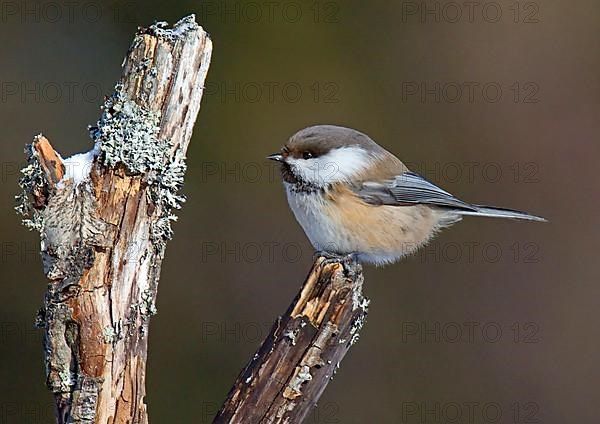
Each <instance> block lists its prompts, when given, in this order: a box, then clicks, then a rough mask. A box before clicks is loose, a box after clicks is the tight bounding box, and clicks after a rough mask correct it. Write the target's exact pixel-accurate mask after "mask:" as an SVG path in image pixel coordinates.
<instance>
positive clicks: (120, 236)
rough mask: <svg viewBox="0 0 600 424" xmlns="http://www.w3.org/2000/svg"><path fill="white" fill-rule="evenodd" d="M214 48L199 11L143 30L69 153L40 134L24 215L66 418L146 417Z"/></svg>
mask: <svg viewBox="0 0 600 424" xmlns="http://www.w3.org/2000/svg"><path fill="white" fill-rule="evenodd" d="M211 52H212V43H211V41H210V39H209V38H208V36H207V34H206V33H205V32H204V30H203V29H202V28H201V27H199V26H198V25H197V24H196V22H195V18H194V16H189V17H187V18H184V19H182V20H181V21H179V22H178V23H177V24H175V25H174V26H173V28H167V26H166V24H165V23H157V24H154V25H152V26H151V27H149V28H142V29H140V30H139V31H138V33H137V34H136V36H135V38H134V40H133V43H132V45H131V47H130V49H129V51H128V53H127V56H126V58H125V60H124V62H123V65H122V69H123V71H122V76H121V79H120V81H119V82H118V83H117V85H116V87H115V92H114V93H113V95H112V96H110V97H109V98H107V99H106V102H105V104H104V106H103V107H102V116H101V118H100V120H99V121H98V123H97V125H96V126H93V127H90V135H91V137H92V139H93V141H94V148H93V149H92V150H91V151H89V152H87V153H85V154H81V155H76V156H73V157H71V158H68V159H62V157H61V156H60V155H59V154H58V153H56V152H55V151H54V149H53V148H52V146H51V145H50V142H49V141H48V140H47V139H46V138H45V137H43V136H41V135H40V136H37V137H36V138H35V139H34V141H33V143H32V144H31V145H29V146H28V148H27V150H26V151H27V153H28V161H29V165H28V166H27V167H26V168H25V169H24V170H23V171H22V172H23V177H22V179H21V187H22V189H23V191H22V193H21V194H20V195H19V196H17V197H18V201H19V205H18V207H17V210H18V211H19V212H21V213H22V214H23V215H24V216H25V219H24V223H25V224H26V225H27V226H28V227H30V228H33V229H36V230H38V231H39V232H40V238H41V253H42V260H43V266H44V272H45V274H46V276H47V278H48V280H49V284H48V291H47V294H46V297H45V301H44V306H43V308H42V309H41V311H40V314H39V317H38V324H39V326H40V327H42V328H44V330H45V339H44V355H45V363H46V371H47V385H48V387H49V388H50V389H51V390H52V392H53V393H54V396H55V400H56V413H57V422H58V423H90V424H92V423H94V424H96V423H101V424H104V423H110V424H117V423H147V422H148V416H147V410H146V404H145V403H144V396H145V375H146V352H147V341H148V325H149V318H150V316H152V315H153V314H155V313H156V307H155V299H156V293H157V285H158V279H159V274H160V268H161V262H162V259H163V256H164V252H165V245H166V242H167V241H168V240H169V239H170V238H171V236H172V231H171V226H170V223H171V221H173V220H174V219H175V216H174V215H173V211H174V210H175V209H177V208H179V207H180V205H181V203H182V202H183V201H184V199H183V197H182V196H180V195H179V194H178V191H179V189H180V187H181V185H182V184H183V177H184V173H185V153H186V150H187V147H188V144H189V142H190V138H191V136H192V129H193V127H194V123H195V121H196V116H197V114H198V111H199V109H200V100H201V98H202V93H203V88H204V81H205V78H206V74H207V72H208V67H209V63H210V57H211Z"/></svg>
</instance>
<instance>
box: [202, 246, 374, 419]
mask: <svg viewBox="0 0 600 424" xmlns="http://www.w3.org/2000/svg"><path fill="white" fill-rule="evenodd" d="M362 284H363V276H362V268H361V266H360V265H359V264H358V263H355V262H346V261H344V262H336V261H332V260H331V259H326V258H324V257H318V258H317V259H316V261H315V263H314V265H313V267H312V269H311V271H310V273H309V275H308V277H307V278H306V281H305V282H304V284H303V286H302V289H301V290H300V293H299V294H298V295H297V296H296V298H295V299H294V301H293V302H292V304H291V305H290V307H289V309H288V310H287V312H286V313H285V315H283V316H282V317H279V318H278V319H277V321H276V322H275V324H274V325H273V328H272V329H271V332H270V333H269V335H268V336H267V338H266V340H265V341H264V342H263V344H262V346H261V347H260V349H259V350H258V351H257V352H256V354H255V355H254V357H253V358H252V359H251V360H250V362H249V363H248V365H246V367H245V368H244V370H243V371H242V372H241V374H240V375H239V377H238V378H237V380H236V382H235V384H234V386H233V388H232V389H231V391H230V392H229V395H228V396H227V400H226V401H225V403H224V405H223V406H222V408H221V410H220V411H219V413H218V414H217V416H216V418H215V420H214V422H215V423H301V422H302V421H303V420H304V419H305V418H306V416H307V415H308V414H309V413H310V412H311V410H312V408H313V407H314V406H316V403H317V401H318V400H319V398H320V396H321V394H322V393H323V391H324V390H325V387H326V386H327V384H328V383H329V381H330V380H332V379H333V376H334V374H335V373H336V370H337V369H338V368H339V366H340V362H341V360H342V358H343V357H344V356H345V355H346V353H347V352H348V350H349V349H350V347H351V346H352V345H353V344H354V343H355V342H356V341H357V340H358V337H359V331H360V329H361V328H362V326H363V324H364V322H365V318H366V315H367V307H368V304H369V301H368V300H367V299H366V298H365V297H364V296H363V294H362Z"/></svg>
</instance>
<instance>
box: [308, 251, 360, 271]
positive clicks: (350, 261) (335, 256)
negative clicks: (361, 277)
mask: <svg viewBox="0 0 600 424" xmlns="http://www.w3.org/2000/svg"><path fill="white" fill-rule="evenodd" d="M319 257H323V258H325V259H324V260H323V261H322V262H321V266H325V265H331V264H341V265H342V266H343V267H344V272H345V273H346V275H353V274H354V273H355V272H356V266H357V264H358V257H357V254H356V253H348V254H340V253H333V252H328V251H325V250H318V251H316V252H315V255H314V258H315V259H316V258H319Z"/></svg>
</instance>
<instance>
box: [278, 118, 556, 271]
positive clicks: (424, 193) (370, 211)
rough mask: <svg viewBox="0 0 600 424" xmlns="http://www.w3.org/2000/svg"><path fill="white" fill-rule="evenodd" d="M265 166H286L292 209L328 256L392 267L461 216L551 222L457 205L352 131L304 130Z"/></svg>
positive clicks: (490, 208)
mask: <svg viewBox="0 0 600 424" xmlns="http://www.w3.org/2000/svg"><path fill="white" fill-rule="evenodd" d="M267 159H270V160H273V161H276V162H279V164H280V165H281V177H282V180H283V185H284V187H285V192H286V195H287V201H288V204H289V207H290V209H291V210H292V212H293V214H294V216H295V218H296V220H297V221H298V223H299V224H300V226H301V227H302V229H303V230H304V232H305V233H306V235H307V237H308V239H309V241H310V242H311V244H312V245H313V247H314V248H315V249H316V250H317V251H318V252H320V253H322V254H323V255H325V256H326V257H331V258H336V257H345V258H351V259H352V260H355V261H358V262H361V263H367V264H374V265H377V266H381V265H387V264H391V263H394V262H397V261H398V260H400V259H401V258H403V257H405V256H407V255H410V254H412V253H414V252H415V251H416V250H417V249H419V248H420V247H422V246H424V245H425V244H426V243H427V242H429V241H430V240H431V239H432V237H434V235H435V234H436V233H438V232H439V231H440V230H441V229H443V228H446V227H449V226H451V225H453V224H455V223H457V222H459V221H460V220H461V219H462V218H463V217H464V216H483V217H492V218H512V219H518V220H528V221H540V222H545V221H546V219H545V218H542V217H540V216H535V215H531V214H529V213H527V212H521V211H518V210H513V209H505V208H499V207H493V206H483V205H477V204H472V203H468V202H465V201H463V200H460V199H458V198H457V197H455V196H453V195H452V194H450V193H449V192H447V191H445V190H443V189H442V188H440V187H438V186H436V185H435V184H433V183H432V182H430V181H428V180H427V179H425V178H424V177H422V176H420V175H419V174H417V173H415V172H412V171H411V170H409V169H408V168H407V167H406V166H405V165H404V164H403V163H402V161H400V159H398V158H397V157H396V156H395V155H393V154H392V153H390V152H389V151H387V150H386V149H384V148H383V147H381V146H380V145H379V144H377V143H376V142H375V141H373V140H372V139H371V138H370V137H369V136H368V135H366V134H364V133H362V132H360V131H357V130H354V129H351V128H346V127H342V126H336V125H315V126H310V127H307V128H304V129H302V130H300V131H298V132H296V133H295V134H294V135H292V136H291V137H290V138H289V140H288V141H287V142H286V143H285V144H284V146H283V147H282V148H281V150H280V151H279V152H277V153H274V154H272V155H269V156H267Z"/></svg>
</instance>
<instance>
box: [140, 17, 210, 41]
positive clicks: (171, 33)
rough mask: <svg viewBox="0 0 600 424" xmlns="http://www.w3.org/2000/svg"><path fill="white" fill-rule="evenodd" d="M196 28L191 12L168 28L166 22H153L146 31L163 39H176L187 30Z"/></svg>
mask: <svg viewBox="0 0 600 424" xmlns="http://www.w3.org/2000/svg"><path fill="white" fill-rule="evenodd" d="M198 28H199V26H198V23H196V15H194V14H191V15H188V16H186V17H184V18H182V19H180V20H179V21H178V22H177V23H176V24H175V25H173V28H169V23H168V22H164V21H159V22H155V23H154V24H153V25H152V26H150V27H149V28H148V29H147V30H146V33H148V34H152V35H154V36H156V37H159V38H162V39H165V40H169V41H176V40H178V39H180V38H181V37H183V36H184V35H185V34H187V33H188V32H189V31H195V30H197V29H198Z"/></svg>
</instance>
